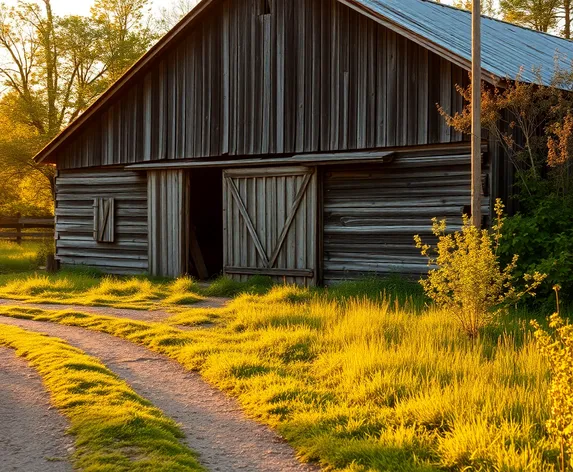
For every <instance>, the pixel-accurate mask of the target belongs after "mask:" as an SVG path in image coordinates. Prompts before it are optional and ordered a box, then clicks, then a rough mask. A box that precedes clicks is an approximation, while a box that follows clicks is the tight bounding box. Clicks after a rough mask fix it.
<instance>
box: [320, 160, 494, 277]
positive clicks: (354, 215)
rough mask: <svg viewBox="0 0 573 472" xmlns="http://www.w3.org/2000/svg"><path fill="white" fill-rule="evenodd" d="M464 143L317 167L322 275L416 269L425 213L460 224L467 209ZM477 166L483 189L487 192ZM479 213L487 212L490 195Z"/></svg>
mask: <svg viewBox="0 0 573 472" xmlns="http://www.w3.org/2000/svg"><path fill="white" fill-rule="evenodd" d="M470 170H471V169H470V155H469V152H468V150H467V149H466V150H458V151H457V152H454V154H452V153H451V152H450V153H448V152H447V151H439V152H436V151H433V152H425V153H418V154H410V155H397V157H396V158H395V160H394V161H393V162H392V163H389V164H382V165H378V166H363V167H353V168H344V169H342V168H330V169H328V170H326V172H325V174H324V263H323V271H324V275H323V276H324V282H325V283H327V284H328V283H332V282H334V281H337V280H344V279H352V278H356V277H359V276H361V275H365V274H374V273H376V274H389V273H392V272H396V273H400V274H412V275H414V274H421V273H423V272H425V271H426V270H427V259H425V258H424V257H422V256H421V255H420V251H419V250H418V249H416V247H415V246H414V239H413V238H414V235H416V234H419V235H421V236H422V237H423V238H424V239H425V240H426V241H429V242H432V241H433V240H434V238H433V237H432V234H431V219H432V218H434V217H438V218H439V219H443V218H446V220H447V221H448V226H449V227H450V228H452V229H453V228H459V227H460V226H461V222H462V215H463V214H464V213H466V214H469V212H470V204H471V196H470V179H471V174H470ZM488 175H489V171H488V166H487V160H486V166H485V167H484V178H483V182H484V192H485V194H486V196H488V195H489V188H488V187H489V184H488V182H489V178H488ZM485 201H486V202H487V203H485V204H484V208H483V211H484V215H485V216H486V217H487V216H488V215H489V201H488V199H487V198H486V199H485Z"/></svg>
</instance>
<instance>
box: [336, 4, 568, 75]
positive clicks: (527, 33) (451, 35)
mask: <svg viewBox="0 0 573 472" xmlns="http://www.w3.org/2000/svg"><path fill="white" fill-rule="evenodd" d="M342 3H346V4H348V5H349V6H351V7H353V8H355V9H356V10H359V11H363V12H365V13H367V14H368V15H369V16H373V17H375V18H376V19H378V20H380V22H382V23H388V24H387V26H389V27H392V25H393V26H394V29H398V30H405V31H403V32H404V33H406V35H407V36H413V37H411V39H413V40H415V41H416V40H417V42H420V43H424V44H425V45H426V46H428V47H429V48H430V49H433V48H434V49H436V52H438V53H442V54H444V53H450V54H452V55H454V56H457V57H456V59H457V60H458V61H461V63H460V65H462V66H465V65H467V64H469V63H470V62H471V13H470V12H469V11H466V10H461V9H459V8H454V7H451V6H448V5H443V4H441V3H436V2H433V1H429V0H342ZM556 60H557V61H558V62H557V64H559V67H560V68H561V69H567V70H569V69H570V68H571V64H572V61H573V41H570V40H567V39H564V38H560V37H558V36H554V35H551V34H547V33H540V32H539V31H534V30H532V29H529V28H524V27H521V26H516V25H513V24H511V23H506V22H505V21H500V20H496V19H493V18H489V17H486V16H483V17H482V67H483V69H484V70H485V71H486V72H489V73H490V74H491V75H494V76H495V77H497V78H500V79H515V78H516V77H517V75H518V74H519V73H520V72H521V80H523V81H524V82H532V83H536V82H538V81H539V79H541V81H542V82H543V83H544V84H545V85H550V84H551V80H552V78H553V75H554V72H555V66H556Z"/></svg>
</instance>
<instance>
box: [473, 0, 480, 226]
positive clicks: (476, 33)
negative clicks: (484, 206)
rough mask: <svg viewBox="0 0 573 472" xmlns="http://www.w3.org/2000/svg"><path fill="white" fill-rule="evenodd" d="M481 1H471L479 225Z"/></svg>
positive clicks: (476, 216)
mask: <svg viewBox="0 0 573 472" xmlns="http://www.w3.org/2000/svg"><path fill="white" fill-rule="evenodd" d="M481 195H482V184H481V2H480V0H473V2H472V224H473V225H474V226H475V227H476V228H480V227H481V200H482V197H481Z"/></svg>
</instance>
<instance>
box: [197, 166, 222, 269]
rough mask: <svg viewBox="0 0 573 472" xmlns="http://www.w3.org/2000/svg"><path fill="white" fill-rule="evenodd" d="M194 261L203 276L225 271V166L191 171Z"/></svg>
mask: <svg viewBox="0 0 573 472" xmlns="http://www.w3.org/2000/svg"><path fill="white" fill-rule="evenodd" d="M190 198H191V204H190V217H191V221H190V236H191V238H190V250H189V257H190V259H191V260H190V264H189V267H191V275H192V276H194V277H196V278H199V279H208V278H212V277H215V276H217V275H219V274H221V273H222V272H223V176H222V171H221V169H197V170H192V171H190Z"/></svg>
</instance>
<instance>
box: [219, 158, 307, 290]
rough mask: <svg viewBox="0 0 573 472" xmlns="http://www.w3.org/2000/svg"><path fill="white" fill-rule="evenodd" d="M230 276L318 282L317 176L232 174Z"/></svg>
mask: <svg viewBox="0 0 573 472" xmlns="http://www.w3.org/2000/svg"><path fill="white" fill-rule="evenodd" d="M223 178H224V196H223V206H224V242H225V244H224V245H225V247H224V263H225V274H226V275H228V276H230V277H233V278H236V279H238V280H245V279H246V278H248V277H249V276H253V275H268V276H271V277H273V279H274V280H277V281H286V282H288V283H297V284H304V285H312V284H314V283H316V239H317V237H316V227H317V194H316V192H317V190H316V189H317V186H316V172H315V170H314V169H312V168H307V167H283V168H265V169H238V170H227V171H225V172H224V174H223Z"/></svg>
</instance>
